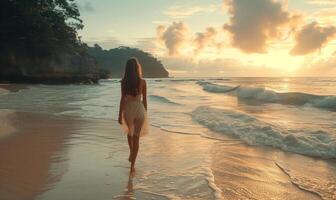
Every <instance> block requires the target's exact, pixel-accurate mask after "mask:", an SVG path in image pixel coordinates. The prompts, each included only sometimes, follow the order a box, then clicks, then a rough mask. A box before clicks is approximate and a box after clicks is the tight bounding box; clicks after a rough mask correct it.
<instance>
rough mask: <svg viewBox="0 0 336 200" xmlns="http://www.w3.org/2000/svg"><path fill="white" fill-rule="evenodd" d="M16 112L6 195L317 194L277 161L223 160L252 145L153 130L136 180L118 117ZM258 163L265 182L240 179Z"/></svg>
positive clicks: (6, 146) (4, 157)
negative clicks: (302, 186) (301, 185)
mask: <svg viewBox="0 0 336 200" xmlns="http://www.w3.org/2000/svg"><path fill="white" fill-rule="evenodd" d="M13 115H15V117H14V116H12V117H11V120H12V123H13V124H14V126H15V127H16V129H17V131H16V132H15V134H13V135H11V136H9V137H7V138H5V139H3V140H1V141H0V149H1V151H0V152H1V153H0V154H1V156H0V159H1V162H0V169H1V172H0V176H1V177H2V178H1V181H0V185H1V187H0V188H2V189H1V190H0V194H1V199H134V198H136V199H232V198H238V197H239V198H244V195H245V194H244V192H243V191H239V190H244V191H245V192H250V194H249V195H251V194H253V195H255V197H254V198H256V199H268V198H274V199H284V198H287V197H288V198H287V199H319V198H318V197H317V196H316V195H314V194H311V193H308V192H304V191H301V190H300V189H298V188H296V186H294V185H292V183H291V182H290V179H289V178H288V177H287V175H285V174H283V172H282V171H281V170H280V169H279V168H278V167H277V166H276V165H275V164H274V162H272V161H271V160H270V161H268V162H265V160H264V159H263V160H260V158H253V157H249V156H248V155H245V156H246V157H249V160H247V161H245V162H247V163H239V162H237V161H236V162H231V161H229V159H230V158H229V157H228V158H227V159H228V160H225V161H223V160H222V158H223V157H226V156H223V155H222V154H223V153H226V154H228V155H230V154H233V153H234V154H236V159H239V158H241V154H242V153H244V152H246V151H248V150H249V148H248V147H246V146H244V145H243V146H239V147H237V145H234V146H235V147H234V148H232V147H231V146H232V145H233V144H230V142H223V141H215V140H211V139H209V140H205V141H204V140H203V139H201V138H200V137H199V136H195V135H181V134H171V133H167V132H163V131H161V130H159V129H157V128H155V127H151V135H150V136H148V137H144V138H142V140H141V144H140V145H141V146H140V153H139V158H138V162H137V165H136V174H135V175H134V176H133V177H132V176H131V177H130V176H129V165H130V164H129V162H128V161H127V158H128V146H127V141H126V138H125V136H124V135H123V134H122V133H121V130H120V127H119V126H118V124H117V123H116V122H115V121H107V120H85V119H71V118H64V117H62V118H60V117H53V116H48V115H36V114H29V113H13ZM223 143H224V144H223ZM228 147H229V150H227V148H228ZM239 148H242V149H239ZM225 149H226V150H225ZM219 151H220V152H222V153H221V154H220V155H219V154H218V153H216V152H219ZM260 151H262V152H263V153H266V152H265V151H263V150H260ZM237 154H239V155H237ZM244 154H245V153H244ZM218 156H220V157H221V159H217V158H218ZM241 160H244V159H241ZM229 163H231V164H229ZM234 163H235V164H234ZM252 163H254V164H256V165H259V170H260V171H259V174H255V175H256V177H258V179H259V180H258V179H253V178H252V177H244V176H242V174H244V173H246V170H248V168H247V167H244V168H245V170H244V171H243V169H239V170H238V172H237V169H236V170H233V171H231V172H230V170H232V169H235V168H236V167H242V166H245V164H246V165H247V164H248V165H251V164H252ZM262 163H263V164H262ZM236 172H237V173H236ZM251 172H252V171H251ZM234 173H236V174H235V176H233V175H232V174H234ZM230 174H231V175H230ZM267 174H271V175H270V176H268V177H265V175H267ZM259 175H260V176H259ZM252 176H254V175H252ZM254 178H255V177H254ZM236 184H239V185H236ZM238 188H240V189H239V190H237V189H238ZM240 195H241V196H240ZM246 198H247V196H246Z"/></svg>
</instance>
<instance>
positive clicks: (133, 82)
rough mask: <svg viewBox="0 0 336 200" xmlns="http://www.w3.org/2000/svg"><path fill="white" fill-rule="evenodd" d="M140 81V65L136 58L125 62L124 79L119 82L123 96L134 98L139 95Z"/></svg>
mask: <svg viewBox="0 0 336 200" xmlns="http://www.w3.org/2000/svg"><path fill="white" fill-rule="evenodd" d="M141 79H142V70H141V65H140V63H139V61H138V59H137V58H135V57H132V58H130V59H128V60H127V62H126V66H125V74H124V78H123V79H122V80H121V87H122V88H123V90H124V93H125V94H129V95H132V96H136V95H138V94H140V88H141Z"/></svg>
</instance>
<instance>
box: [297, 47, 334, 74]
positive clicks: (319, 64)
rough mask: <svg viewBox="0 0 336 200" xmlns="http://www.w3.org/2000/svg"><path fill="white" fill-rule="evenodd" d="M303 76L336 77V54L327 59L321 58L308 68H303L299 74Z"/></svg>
mask: <svg viewBox="0 0 336 200" xmlns="http://www.w3.org/2000/svg"><path fill="white" fill-rule="evenodd" d="M297 73H298V74H299V75H301V76H317V75H318V76H327V77H331V76H336V52H334V53H333V54H332V55H331V56H329V57H327V58H319V59H317V60H315V61H313V62H312V63H311V64H309V65H308V67H304V68H301V69H300V70H299V71H298V72H297Z"/></svg>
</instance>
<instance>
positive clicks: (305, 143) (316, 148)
mask: <svg viewBox="0 0 336 200" xmlns="http://www.w3.org/2000/svg"><path fill="white" fill-rule="evenodd" d="M191 114H192V117H193V119H194V120H196V121H197V122H198V123H200V124H202V125H203V126H206V127H208V128H209V129H211V130H213V131H216V132H219V133H223V134H227V135H230V136H234V137H236V138H238V139H240V140H242V141H244V142H245V143H247V144H250V145H266V146H272V147H275V148H279V149H282V150H284V151H290V152H295V153H299V154H303V155H308V156H314V157H322V158H336V137H335V135H333V134H329V133H327V132H325V131H323V130H312V131H310V132H305V131H301V130H287V129H284V128H281V127H278V126H275V125H272V124H269V123H266V122H264V121H261V120H259V119H258V118H256V117H254V116H251V115H248V114H246V113H243V112H239V111H234V110H226V109H218V108H212V107H208V106H201V107H198V108H197V109H195V110H194V111H193V112H192V113H191Z"/></svg>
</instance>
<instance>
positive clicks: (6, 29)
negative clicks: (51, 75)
mask: <svg viewBox="0 0 336 200" xmlns="http://www.w3.org/2000/svg"><path fill="white" fill-rule="evenodd" d="M0 13H1V14H0V27H1V29H0V43H1V47H0V52H1V55H2V58H12V59H13V58H16V57H22V56H25V57H29V58H41V57H42V58H43V57H48V56H53V55H55V54H57V52H58V51H64V50H66V51H76V50H77V49H78V48H81V42H80V40H79V38H78V36H77V30H79V29H82V28H83V24H82V20H81V19H80V17H79V16H80V14H79V10H78V7H77V5H76V4H75V3H74V0H1V2H0Z"/></svg>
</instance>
